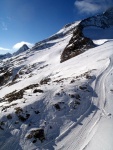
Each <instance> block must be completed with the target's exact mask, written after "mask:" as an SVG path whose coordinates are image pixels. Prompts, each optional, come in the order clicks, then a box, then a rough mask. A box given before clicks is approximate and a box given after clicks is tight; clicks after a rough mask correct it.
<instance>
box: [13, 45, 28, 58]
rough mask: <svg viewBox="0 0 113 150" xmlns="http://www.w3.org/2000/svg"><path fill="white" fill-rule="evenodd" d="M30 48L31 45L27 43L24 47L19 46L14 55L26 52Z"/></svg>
mask: <svg viewBox="0 0 113 150" xmlns="http://www.w3.org/2000/svg"><path fill="white" fill-rule="evenodd" d="M28 49H29V47H28V46H27V45H26V44H24V45H23V46H22V47H20V48H19V50H18V51H16V52H15V53H13V55H14V56H15V55H18V54H20V53H23V52H25V51H26V50H28Z"/></svg>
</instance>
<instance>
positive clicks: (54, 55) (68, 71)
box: [0, 22, 113, 150]
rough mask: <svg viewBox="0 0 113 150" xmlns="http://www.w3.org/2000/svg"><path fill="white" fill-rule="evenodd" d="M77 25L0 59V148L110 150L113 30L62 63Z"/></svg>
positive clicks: (92, 32) (91, 33)
mask: <svg viewBox="0 0 113 150" xmlns="http://www.w3.org/2000/svg"><path fill="white" fill-rule="evenodd" d="M78 24H79V22H75V23H73V24H70V25H66V26H65V27H64V28H63V29H61V30H60V31H59V32H57V33H56V34H55V35H53V36H52V37H50V38H48V39H46V40H44V41H41V42H39V43H36V45H35V46H34V47H33V48H31V49H28V50H26V51H25V52H22V53H20V54H18V55H16V56H12V57H11V58H7V59H4V60H0V150H54V149H56V150H100V149H101V150H112V149H113V99H112V97H113V35H112V33H113V26H111V27H110V28H106V29H98V28H96V27H88V28H85V29H84V31H83V33H84V35H85V36H87V37H89V38H91V39H92V40H93V42H94V43H95V44H96V46H95V47H94V48H90V49H88V50H87V51H85V52H83V53H81V54H80V55H77V56H76V57H73V58H71V59H69V60H67V61H64V62H62V63H60V58H61V54H62V52H63V50H64V49H65V47H66V46H67V44H68V43H69V41H70V39H71V37H72V35H73V30H74V29H76V26H77V25H78ZM103 32H104V33H103Z"/></svg>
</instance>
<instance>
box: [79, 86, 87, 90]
mask: <svg viewBox="0 0 113 150" xmlns="http://www.w3.org/2000/svg"><path fill="white" fill-rule="evenodd" d="M79 88H80V89H81V90H86V89H87V87H86V86H79Z"/></svg>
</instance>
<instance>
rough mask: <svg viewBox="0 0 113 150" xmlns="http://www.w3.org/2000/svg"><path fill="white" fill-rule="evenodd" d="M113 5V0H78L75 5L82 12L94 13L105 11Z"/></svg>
mask: <svg viewBox="0 0 113 150" xmlns="http://www.w3.org/2000/svg"><path fill="white" fill-rule="evenodd" d="M112 5H113V0H95V1H94V0H76V1H75V7H76V8H77V9H78V10H79V12H80V13H86V14H89V13H91V14H93V13H97V12H100V11H101V12H102V11H105V10H106V9H107V8H109V7H111V6H112Z"/></svg>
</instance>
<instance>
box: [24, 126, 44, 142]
mask: <svg viewBox="0 0 113 150" xmlns="http://www.w3.org/2000/svg"><path fill="white" fill-rule="evenodd" d="M31 138H35V140H34V141H35V142H36V139H39V140H40V141H41V142H43V141H44V140H45V134H44V129H40V128H39V129H37V130H32V131H31V133H30V134H29V135H28V136H27V139H31Z"/></svg>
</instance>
